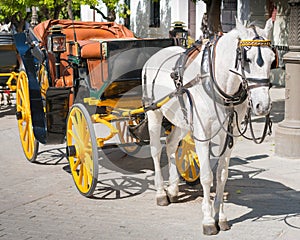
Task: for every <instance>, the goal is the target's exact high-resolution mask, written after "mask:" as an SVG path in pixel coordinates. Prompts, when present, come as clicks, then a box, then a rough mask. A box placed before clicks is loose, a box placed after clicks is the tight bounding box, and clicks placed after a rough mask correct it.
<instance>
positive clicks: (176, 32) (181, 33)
mask: <svg viewBox="0 0 300 240" xmlns="http://www.w3.org/2000/svg"><path fill="white" fill-rule="evenodd" d="M173 24H174V25H173V29H172V30H170V31H169V34H170V37H172V38H175V39H176V42H177V45H179V46H182V47H187V46H188V31H187V30H185V29H184V27H185V26H184V22H181V21H177V22H173Z"/></svg>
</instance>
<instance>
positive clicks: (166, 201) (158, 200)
mask: <svg viewBox="0 0 300 240" xmlns="http://www.w3.org/2000/svg"><path fill="white" fill-rule="evenodd" d="M156 204H157V205H158V206H168V205H169V204H170V202H169V199H168V197H167V196H161V197H157V198H156Z"/></svg>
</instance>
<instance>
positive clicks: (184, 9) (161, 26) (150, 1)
mask: <svg viewBox="0 0 300 240" xmlns="http://www.w3.org/2000/svg"><path fill="white" fill-rule="evenodd" d="M124 2H125V3H126V4H127V5H128V6H129V8H130V16H129V17H128V18H127V19H126V20H125V21H124V19H121V18H119V17H117V19H116V22H118V23H123V24H125V25H126V26H127V27H128V28H129V29H131V30H132V31H133V32H134V33H135V35H136V36H137V37H141V38H146V37H150V38H166V37H169V31H170V30H171V29H172V23H174V22H177V21H181V22H184V24H185V26H186V29H187V30H188V31H189V34H190V36H191V37H192V38H193V39H198V38H199V36H200V34H201V26H202V18H203V15H204V13H205V12H206V4H205V3H204V2H203V1H202V0H199V1H197V2H196V3H194V2H193V1H191V0H120V3H124ZM98 8H99V9H101V10H102V12H103V13H106V12H107V9H106V7H105V4H103V3H102V1H101V0H99V6H98ZM274 9H275V11H276V13H277V14H276V21H275V22H274V29H273V35H272V36H271V40H272V42H273V44H274V45H275V46H276V48H277V49H278V51H279V56H280V64H281V65H282V66H283V61H282V56H283V55H284V54H285V53H286V52H287V49H288V42H287V39H288V16H289V12H288V11H289V7H288V1H286V0H251V1H250V0H222V6H221V22H222V29H223V31H224V32H228V31H230V30H231V29H232V28H234V27H235V21H236V18H237V19H238V20H239V21H241V22H242V23H244V24H251V23H253V24H255V25H257V26H260V27H264V25H265V22H266V19H268V18H270V17H271V16H272V14H273V13H274ZM81 20H83V21H104V19H103V18H102V17H101V15H100V14H97V13H96V12H95V11H94V10H91V9H90V8H89V6H82V7H81ZM271 77H272V78H273V79H272V81H273V83H275V84H278V85H284V78H285V72H284V71H282V70H281V69H279V70H275V71H272V76H271Z"/></svg>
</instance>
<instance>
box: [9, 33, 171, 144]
mask: <svg viewBox="0 0 300 240" xmlns="http://www.w3.org/2000/svg"><path fill="white" fill-rule="evenodd" d="M15 42H16V45H17V49H18V52H19V55H20V56H21V59H22V66H23V68H24V70H25V71H26V74H27V77H28V83H29V95H30V110H31V116H32V125H33V131H34V135H35V138H36V139H37V140H38V141H39V142H41V143H43V144H61V143H63V142H64V141H65V134H66V118H67V115H68V112H69V107H70V106H71V105H72V103H78V102H80V103H83V102H84V99H85V98H90V97H94V98H96V99H100V100H106V99H114V98H120V97H122V96H123V95H124V94H125V93H128V91H130V90H132V89H134V90H133V91H131V93H130V94H131V95H132V94H134V95H135V96H136V97H139V98H140V100H141V97H142V89H141V85H142V77H141V72H142V68H143V66H144V64H145V62H146V61H147V60H148V59H149V58H150V57H151V56H152V55H153V54H155V53H156V52H157V51H159V50H160V49H162V48H165V47H168V46H172V45H174V42H173V39H132V38H131V39H129V38H123V39H122V38H121V39H102V40H92V41H91V42H93V43H94V44H95V43H96V44H97V45H98V47H99V48H100V54H99V55H97V56H95V54H94V55H93V57H92V58H89V57H85V56H83V55H78V56H75V55H74V56H73V55H72V54H70V52H66V53H65V56H67V59H65V60H67V62H68V63H67V66H68V67H70V66H71V69H72V75H71V77H72V81H71V83H72V84H71V85H70V83H69V84H68V83H64V84H61V85H59V86H57V85H55V84H53V82H55V81H56V80H54V79H53V77H51V76H53V75H55V74H53V73H52V72H51V71H52V70H51V67H49V64H50V63H49V62H50V54H48V53H47V51H46V49H44V48H41V47H40V46H39V40H38V38H37V37H36V36H35V34H34V32H33V31H28V32H27V33H20V34H17V35H15ZM79 45H80V41H79ZM82 47H83V46H81V47H80V49H81V50H82ZM65 60H64V61H65ZM92 61H94V63H96V64H94V67H93V69H91V68H90V66H91V64H90V63H91V62H92ZM41 65H43V66H45V68H46V71H48V79H49V85H50V87H49V88H48V89H47V92H46V95H45V96H42V94H41V85H40V82H39V79H38V71H39V69H40V67H41ZM61 72H62V73H64V69H62V70H61ZM64 77H65V76H64V75H63V74H62V78H61V79H62V81H61V82H64V81H65V79H64ZM92 78H93V79H92ZM61 79H60V80H61ZM53 80H54V81H53ZM57 82H59V81H57ZM51 84H52V85H51ZM87 107H88V106H87ZM88 109H89V107H88ZM91 114H92V113H91Z"/></svg>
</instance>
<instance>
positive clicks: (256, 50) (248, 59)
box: [236, 19, 275, 116]
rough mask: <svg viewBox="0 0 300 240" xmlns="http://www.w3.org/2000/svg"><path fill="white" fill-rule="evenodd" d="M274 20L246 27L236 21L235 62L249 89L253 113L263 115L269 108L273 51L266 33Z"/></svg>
mask: <svg viewBox="0 0 300 240" xmlns="http://www.w3.org/2000/svg"><path fill="white" fill-rule="evenodd" d="M272 26H273V23H272V20H271V19H269V20H268V21H267V22H266V25H265V28H264V29H261V28H259V27H254V26H251V27H249V28H246V27H245V26H243V25H242V24H241V23H239V22H238V21H237V25H236V29H237V30H238V33H239V36H238V39H239V40H238V49H237V55H238V56H237V59H239V60H237V61H238V62H239V64H236V65H237V66H236V67H238V68H239V71H240V74H241V76H242V79H243V85H244V87H245V88H246V90H247V92H248V98H249V103H250V107H251V109H252V112H253V113H254V114H255V115H261V116H265V115H267V114H268V113H269V112H270V110H271V100H270V95H269V88H270V86H271V84H270V70H271V65H272V63H273V61H274V60H275V54H274V52H273V50H272V48H271V41H270V40H268V36H269V35H270V33H271V29H272Z"/></svg>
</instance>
